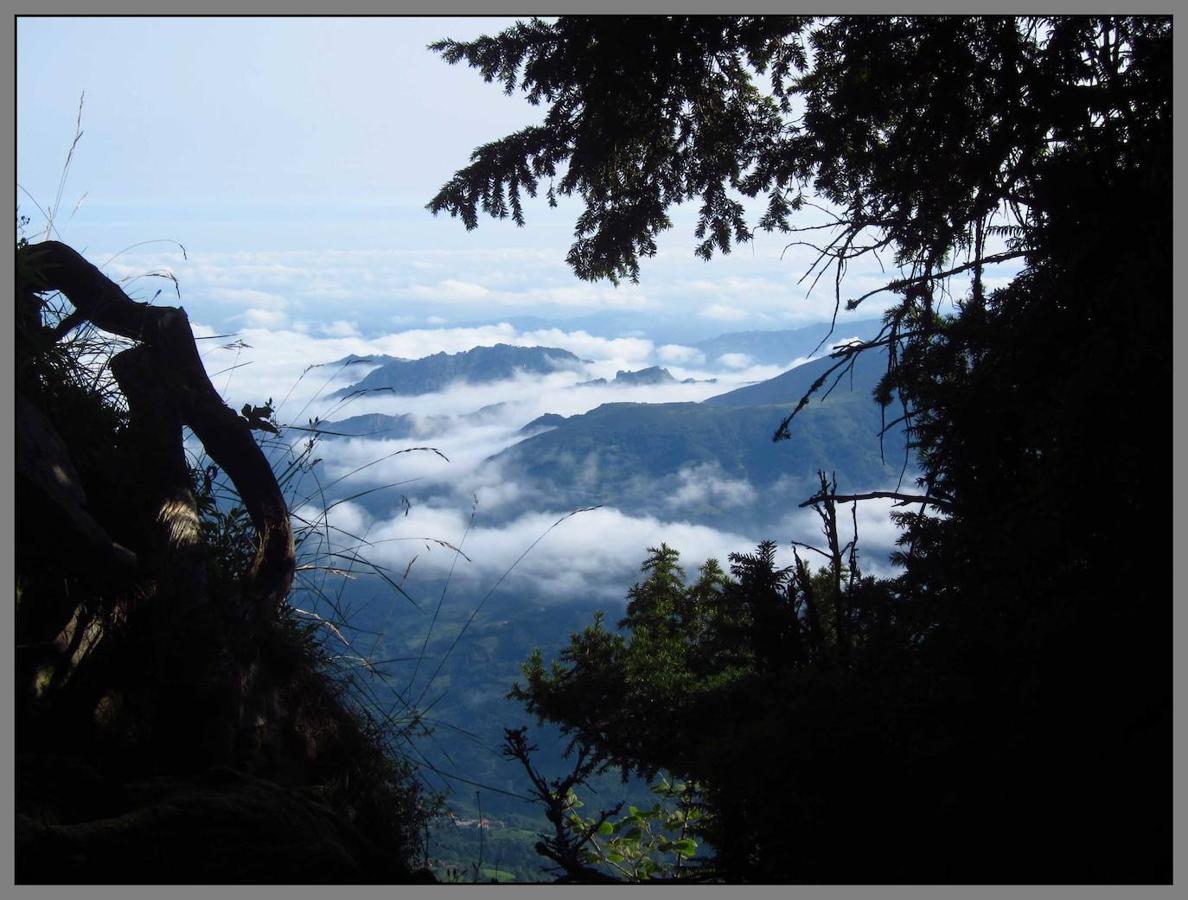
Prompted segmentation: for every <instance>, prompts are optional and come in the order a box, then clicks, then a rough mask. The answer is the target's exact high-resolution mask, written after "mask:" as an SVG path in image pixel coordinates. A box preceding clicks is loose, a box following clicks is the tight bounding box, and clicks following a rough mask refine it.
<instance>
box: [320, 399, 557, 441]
mask: <svg viewBox="0 0 1188 900" xmlns="http://www.w3.org/2000/svg"><path fill="white" fill-rule="evenodd" d="M506 407H507V403H490V404H488V405H487V406H483V407H480V408H479V409H476V410H475V411H474V412H471V413H466V414H465V415H461V416H457V417H454V416H421V415H405V414H399V413H398V414H395V415H388V414H386V413H364V414H362V415H358V416H350V417H348V418H345V419H337V420H326V421H322V422H319V423H318V432H319V434H321V435H323V436H325V437H330V438H335V437H373V438H378V439H380V440H391V439H393V438H406V437H426V436H428V435H433V434H438V433H440V432H443V431H446V430H447V429H449V428H450V427H453V426H456V425H457V424H458V423H459V422H465V423H467V424H470V425H485V424H489V423H491V422H497V421H499V420H500V418H501V417H502V415H503V410H504V409H505V408H506ZM549 415H552V414H547V415H544V416H541V417H540V418H541V419H546V418H548V416H549ZM557 418H561V417H560V416H558V417H557ZM538 421H539V420H538ZM529 424H532V423H529ZM527 427H528V426H525V429H527Z"/></svg>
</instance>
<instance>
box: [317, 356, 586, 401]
mask: <svg viewBox="0 0 1188 900" xmlns="http://www.w3.org/2000/svg"><path fill="white" fill-rule="evenodd" d="M376 361H378V362H379V363H380V365H379V368H377V369H375V370H374V371H372V372H369V373H368V374H367V375H366V376H365V377H364V378H363V379H362V380H361V381H358V382H356V383H355V384H353V385H351V386H350V387H346V388H343V389H342V390H340V391H336V392H335V393H334V394H332V395H331V396H333V397H343V396H346V395H348V394H353V393H356V392H359V391H381V390H382V391H392V392H393V393H396V394H404V395H417V394H430V393H433V392H434V391H440V390H442V389H443V388H445V387H446V386H447V385H450V384H452V383H454V382H456V381H466V382H470V383H473V384H482V383H486V382H492V381H504V380H506V379H509V378H514V377H515V376H516V374H517V373H520V372H531V373H536V374H548V373H550V372H557V371H572V372H580V371H582V370H583V369H584V366H585V363H584V362H583V360H581V359H579V358H578V357H577V356H574V355H573V354H572V353H570V352H569V351H568V350H559V349H557V348H555V347H513V346H511V345H509V344H496V345H495V346H493V347H474V348H473V349H470V350H466V351H464V352H462V353H434V354H433V355H432V356H426V357H423V358H421V359H401V358H399V357H379V358H376V357H368V358H362V357H360V358H355V359H354V360H352V359H351V358H350V357H348V358H347V359H346V360H345V361H344V362H356V363H358V362H376Z"/></svg>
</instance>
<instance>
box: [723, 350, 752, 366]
mask: <svg viewBox="0 0 1188 900" xmlns="http://www.w3.org/2000/svg"><path fill="white" fill-rule="evenodd" d="M718 362H719V363H721V364H722V365H724V366H726V367H727V368H729V369H745V368H747V367H748V366H753V365H754V364H755V359H754V357H751V356H749V355H748V354H746V353H723V354H722V355H721V356H719V357H718Z"/></svg>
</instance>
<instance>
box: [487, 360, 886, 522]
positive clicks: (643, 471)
mask: <svg viewBox="0 0 1188 900" xmlns="http://www.w3.org/2000/svg"><path fill="white" fill-rule="evenodd" d="M832 364H833V360H830V359H821V360H816V361H814V362H810V363H807V364H805V365H803V366H800V367H798V368H796V369H792V370H791V371H789V372H786V373H784V374H783V375H780V376H777V377H776V378H773V379H770V380H768V381H764V382H760V383H759V384H755V385H748V386H746V387H743V388H739V389H737V390H734V391H730V392H728V393H725V394H721V395H718V396H716V397H712V398H710V399H708V400H705V401H703V402H701V403H607V404H603V405H602V406H599V407H597V408H596V409H594V410H591V411H590V412H588V413H585V414H583V415H576V416H570V417H569V418H567V419H564V420H562V421H555V420H550V424H551V425H553V426H555V427H552V428H550V429H549V430H548V431H544V432H541V433H539V434H534V435H532V436H530V437H527V438H525V440H523V441H521V442H519V443H517V444H515V445H513V446H512V447H509V448H508V449H506V450H504V451H503V452H501V453H499V454H497V455H495V456H494V457H492V458H491V459H490V460H489V464H490V465H493V466H498V467H499V468H500V471H501V474H502V477H503V478H504V480H506V481H514V482H516V483H518V484H521V485H523V486H526V487H528V488H530V491H529V495H534V496H537V497H544V498H547V499H548V502H549V503H550V504H552V505H553V507H554V508H562V507H566V508H576V507H580V506H588V505H592V504H605V505H609V506H614V507H616V508H618V509H620V510H622V511H624V512H627V513H631V514H650V515H679V516H680V517H682V518H683V519H685V520H686V521H696V522H701V523H704V524H707V525H713V526H715V527H732V528H735V529H762V528H765V527H771V526H772V525H773V524H774V523H775V522H777V521H779V519H780V518H781V517H783V516H785V515H786V514H787V513H788V512H789V511H790V510H792V509H795V507H796V504H797V503H799V502H800V501H801V500H803V499H805V498H807V497H808V496H810V495H811V494H812V493H813V492H814V491H815V490H816V487H817V476H816V472H817V470H818V468H825V469H827V470H829V471H830V472H834V471H836V473H837V477H838V484H839V486H841V487H842V488H843V490H844V489H851V488H853V489H859V488H873V487H882V486H884V485H885V484H887V483H888V482H889V481H894V480H895V479H896V478H897V477H898V475H899V471H900V468H901V466H902V461H903V449H902V448H903V439H902V432H901V431H895V430H893V431H891V432H888V435H887V436H886V437H885V439H884V447H885V449H886V461H885V462H884V460H883V459H882V458H881V456H880V443H879V437H878V432H879V430H880V428H881V427H882V418H881V411H880V409H879V407H878V405H877V404H876V403H874V401H873V400H872V398H871V393H872V391H873V390H874V387H875V385H876V384H877V382H878V379H879V377H880V375H881V373H882V371H883V370H884V369H885V366H886V361H885V357H881V358H880V357H879V356H877V355H875V354H873V353H869V354H863V355H862V356H860V357H859V358H858V360H857V362H856V364H855V367H854V370H853V372H852V373H851V375H847V376H846V377H844V378H843V379H842V380H841V382H840V383H839V384H838V385H837V386H836V388H835V389H834V390H833V392H832V393H831V394H830V395H829V397H828V398H826V399H824V400H818V399H814V400H813V401H812V402H810V404H809V405H808V406H807V407H806V408H805V409H804V410H803V411H802V412H801V413H800V414H799V415H798V416H797V418H796V419H795V420H794V422H793V424H792V436H791V439H790V440H787V441H780V442H778V443H777V442H773V441H772V435H773V433H774V432H775V430H776V428H777V427H778V426H779V424H780V422H781V421H782V420H783V418H784V417H785V416H786V415H787V414H788V413H789V412H791V410H792V409H793V408H794V407H795V406H796V403H797V401H799V399H800V398H801V397H802V396H803V395H804V393H805V392H806V391H807V390H808V388H809V387H810V386H811V385H812V384H813V382H814V381H815V380H816V379H817V378H818V377H819V376H820V375H821V374H822V373H823V372H824V371H826V370H827V369H828V367H829V366H830V365H832Z"/></svg>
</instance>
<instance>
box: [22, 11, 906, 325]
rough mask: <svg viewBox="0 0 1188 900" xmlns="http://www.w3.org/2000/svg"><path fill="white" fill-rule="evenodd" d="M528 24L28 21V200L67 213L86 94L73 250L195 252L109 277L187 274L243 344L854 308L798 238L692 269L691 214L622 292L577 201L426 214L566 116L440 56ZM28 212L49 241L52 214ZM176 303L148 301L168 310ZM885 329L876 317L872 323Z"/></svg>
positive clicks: (139, 256)
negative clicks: (295, 333)
mask: <svg viewBox="0 0 1188 900" xmlns="http://www.w3.org/2000/svg"><path fill="white" fill-rule="evenodd" d="M510 21H511V20H509V19H480V18H431V19H424V18H346V19H333V18H330V19H324V18H317V19H313V18H287V19H286V18H238V19H217V18H196V19H195V18H23V19H21V20H20V21H19V23H18V30H17V38H18V47H17V102H18V106H17V111H18V127H17V176H18V182H19V184H20V185H21V187H22V188H24V189H25V190H27V191H28V192H29V194H31V195H32V197H33V198H35V199H36V201H37V203H38V204H40V205H41V206H42V207H43V208H45V207H47V206H49V205H51V204H52V203H53V202H54V196H55V194H56V192H57V186H58V181H59V176H60V174H61V171H62V166H63V162H64V160H65V156H66V152H67V150H68V148H69V146H70V142H71V139H72V137H73V134H74V126H75V115H76V112H77V109H78V104H79V97H80V95H81V94H83V92H84V91H85V95H86V99H85V104H84V108H83V114H82V127H83V131H84V134H83V137H82V139H81V141H80V142H79V144H78V147H77V149H76V151H75V154H74V159H73V161H72V164H71V168H70V170H69V177H68V181H67V183H66V187H65V190H64V193H63V195H62V200H61V204H60V206H61V207H62V209H61V212H60V213H58V214H57V216H56V223H57V225H58V227H59V230H60V233H61V238H62V239H63V240H66V241H67V242H69V243H71V244H72V245H74V246H76V247H77V248H79V249H80V250H83V251H84V252H85V253H86V254H87V255H88V256H89V257H90V258H91V259H92V260H93V261H95V262H96V263H97V264H98V263H103V262H104V261H106V260H107V259H108V258H109V257H111V255H112V254H115V253H118V252H120V251H124V250H125V248H128V247H131V246H132V245H136V244H139V243H140V242H144V241H151V240H164V239H168V240H172V241H177V242H180V243H181V244H183V245H184V246H185V247H186V248H187V251H188V254H189V259H188V260H184V259H182V257H181V254H180V252H178V251H177V250H176V249H175V248H173V247H171V245H169V244H168V243H157V244H150V245H147V246H137V247H134V248H133V249H132V250H127V251H126V252H124V253H123V254H122V255H121V256H119V257H118V259H117V260H115V261H114V262H113V263H112V264H111V266H110V268H109V270H108V271H109V273H110V274H112V275H113V277H132V276H135V275H137V274H140V273H144V272H149V271H158V270H162V269H167V270H169V271H170V272H173V273H174V274H176V276H177V277H178V279H179V282H180V285H181V291H182V297H181V302H182V303H183V304H184V305H185V306H186V308H187V310H188V311H189V312H190V315H191V317H192V318H193V319H194V320H195V321H196V322H200V323H204V324H207V325H210V326H211V327H213V328H216V329H221V330H230V329H234V328H246V327H266V328H271V329H274V330H276V329H282V330H283V329H288V328H297V329H299V330H300V329H304V330H305V331H307V332H311V329H312V332H311V333H318V329H319V328H321V329H331V330H334V329H337V332H338V333H345V332H346V331H349V330H351V329H353V330H354V331H355V332H357V333H359V334H363V335H366V336H377V335H382V334H386V333H389V332H392V331H395V330H400V329H404V328H409V327H413V326H421V327H424V326H427V325H437V326H440V325H449V324H455V323H459V322H467V321H474V320H480V319H481V320H498V319H499V318H501V317H511V316H517V315H524V314H534V315H540V316H544V317H546V318H548V319H551V320H563V319H565V318H567V317H573V316H588V315H590V314H592V313H600V312H605V311H607V310H610V311H614V312H616V314H618V315H619V318H618V320H616V322H615V323H613V324H607V325H605V326H604V331H605V332H607V336H611V337H613V336H615V334H611V333H610V332H612V331H620V332H621V331H624V330H628V329H629V328H630V326H631V322H633V321H635V322H638V323H639V327H640V328H641V329H642V330H645V331H647V332H648V334H649V336H651V337H654V338H656V339H657V340H659V341H666V340H689V339H692V338H695V337H696V336H698V335H702V336H708V335H710V334H714V333H718V332H722V331H730V330H741V329H747V328H780V327H793V326H796V325H800V324H805V323H808V322H813V321H819V320H821V319H822V318H827V317H828V315H829V314H830V313H831V312H832V309H833V297H832V292H831V291H830V290H828V289H821V290H818V291H817V292H815V293H814V295H813V297H812V298H811V299H809V300H806V299H805V290H804V287H803V286H798V285H797V280H798V279H799V278H800V276H801V275H802V274H803V272H804V269H805V267H806V266H807V262H808V256H807V255H806V254H807V251H803V250H801V251H795V252H790V253H788V254H787V257H786V258H784V259H781V258H780V254H781V251H782V250H783V245H784V243H785V242H784V241H783V240H782V239H780V238H779V237H777V236H760V238H759V240H757V241H756V242H755V245H754V246H752V247H743V248H741V249H740V250H738V251H736V253H735V254H733V255H732V256H730V257H728V258H719V259H715V260H714V261H712V262H711V263H708V264H707V263H703V262H702V261H700V260H698V259H696V258H695V257H694V256H693V254H692V252H691V251H692V246H693V244H694V240H693V237H692V226H691V220H692V216H693V213H694V210H693V209H692V208H687V209H681V210H678V211H676V213H675V215H674V220H675V221H676V223H677V227H676V228H675V229H674V230H673V231H672V232H670V233H669V234H668V235H667V236H666V237H665V238H664V239H663V240H662V242H661V247H660V256H659V257H658V258H657V259H655V260H651V261H645V263H644V266H643V273H642V282H641V284H640V285H638V286H624V287H620V288H618V289H615V288H613V287H611V286H610V285H605V284H603V285H589V284H585V283H583V282H580V281H579V280H577V279H576V278H575V277H574V276H573V275H572V274H571V273H570V271H569V270H568V268H567V267H566V266H565V264H564V256H565V252H566V250H567V248H568V244H569V240H570V234H571V231H572V224H573V220H574V218H575V215H576V204H574V203H572V202H571V203H563V204H562V207H561V208H560V209H558V210H550V209H548V208H547V206H546V205H545V204H544V202H543V201H541V202H538V203H530V204H529V206H528V208H527V217H528V224H527V227H525V228H523V229H517V228H516V227H515V226H514V225H512V224H511V223H510V222H496V221H494V220H489V219H488V220H482V221H481V223H480V226H479V228H478V230H477V231H474V232H466V231H465V229H464V228H463V227H462V225H461V223H460V222H459V221H457V220H454V219H450V218H449V217H438V218H434V217H433V216H431V215H430V214H429V213H428V212H427V211H426V210H425V209H424V206H425V204H426V203H427V202H428V200H429V199H430V198H431V197H432V196H433V195H434V193H436V191H437V189H438V188H439V187H440V185H441V184H442V183H443V182H445V181H446V180H447V179H448V178H449V177H450V176H451V175H452V174H453V172H454V171H455V170H456V169H458V168H460V167H461V166H463V165H465V163H466V161H467V157H468V155H469V153H470V151H471V150H472V149H473V148H474V147H475V146H477V145H478V144H481V143H483V142H486V141H489V140H492V139H494V138H497V137H500V136H502V135H504V134H506V133H508V132H510V131H512V130H514V129H516V128H519V127H521V126H523V125H525V124H528V123H530V122H532V121H535V120H538V119H539V117H540V116H541V115H542V114H543V110H542V109H541V108H534V107H532V106H530V105H529V104H528V103H527V102H526V101H524V100H523V99H521V98H520V97H518V96H511V97H509V96H506V95H505V94H503V92H502V90H501V89H500V87H499V86H497V85H492V84H486V83H484V82H483V81H482V79H481V77H479V75H478V74H477V72H475V71H474V70H471V69H468V68H464V67H459V66H449V65H447V64H446V63H444V62H443V61H442V60H441V59H440V58H439V57H438V56H437V55H436V54H433V53H430V52H429V51H428V50H427V49H426V45H427V44H428V43H429V42H430V41H432V40H435V39H438V38H441V37H447V36H448V37H455V38H470V37H474V36H477V35H479V34H483V33H493V32H495V31H497V30H499V29H500V28H502V27H505V26H506V25H507V24H510ZM84 194H85V198H84V199H83V201H82V204H81V206H80V207H79V208H78V210H77V213H75V214H74V216H73V218H70V213H71V210H72V209H73V208H74V206H75V204H76V203H77V202H78V200H79V198H80V197H83V195H84ZM18 198H19V200H20V206H21V212H22V213H23V214H26V215H29V216H30V217H31V219H32V226H31V231H32V233H33V234H36V233H37V229H38V227H39V226H41V227H44V218H43V216H42V214H41V213H40V212H38V210H37V209H36V208H35V207H34V205H33V204H32V203H31V202H30V200H29V197H28V196H26V195H25V194H24V193H23V192H22V191H18ZM68 220H69V221H68ZM886 277H887V276H885V275H883V274H882V273H880V272H879V271H878V269H877V266H875V264H874V262H873V261H871V262H870V263H869V267H868V268H865V269H863V268H862V267H861V266H855V267H854V270H853V272H852V277H851V278H850V280H849V283H848V287H849V288H850V290H852V292H854V293H861V292H864V291H865V290H869V289H870V288H871V287H874V286H877V285H879V284H882V283H884V280H885V279H886ZM831 280H832V279H824V280H823V282H822V283H823V284H824V283H825V282H831ZM161 286H162V285H161V284H159V283H157V282H155V281H153V280H152V279H143V278H142V279H140V280H139V281H137V282H134V283H133V287H134V288H135V289H136V290H138V291H140V292H141V294H140V295H141V296H142V297H146V298H147V297H149V296H151V295H152V291H155V289H156V288H157V287H161ZM164 286H165V287H166V288H167V289H168V290H169V291H172V287H171V286H169V285H164ZM170 302H177V301H176V296H174V297H173V299H172V300H171V301H170ZM878 312H879V307H878V306H877V305H875V303H873V302H872V303H870V304H869V305H867V306H864V307H863V310H862V311H861V316H862V317H869V316H871V315H876V314H877V313H878ZM336 323H337V324H336ZM588 327H591V328H593V327H594V326H593V325H590V326H588ZM660 332H664V333H660Z"/></svg>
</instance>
